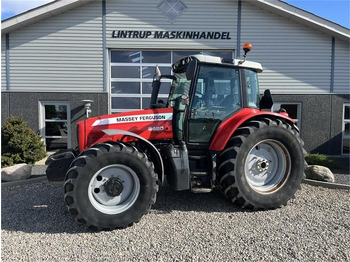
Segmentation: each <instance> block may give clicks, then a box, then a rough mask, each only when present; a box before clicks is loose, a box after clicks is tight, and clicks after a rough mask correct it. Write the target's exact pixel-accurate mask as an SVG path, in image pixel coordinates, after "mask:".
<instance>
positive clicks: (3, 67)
mask: <svg viewBox="0 0 350 262" xmlns="http://www.w3.org/2000/svg"><path fill="white" fill-rule="evenodd" d="M6 83H7V82H6V36H5V35H2V37H1V90H6Z"/></svg>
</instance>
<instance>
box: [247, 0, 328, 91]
mask: <svg viewBox="0 0 350 262" xmlns="http://www.w3.org/2000/svg"><path fill="white" fill-rule="evenodd" d="M241 42H242V43H244V42H252V45H253V50H252V51H251V53H249V54H248V59H249V60H255V61H259V62H261V63H262V64H263V67H264V72H263V73H262V74H261V75H260V86H261V90H264V89H267V88H269V89H270V90H271V92H272V93H273V94H324V93H327V92H329V91H330V78H331V77H330V76H331V50H332V38H331V37H330V36H326V35H324V34H322V33H320V32H317V31H315V30H313V29H310V28H307V27H305V26H303V25H301V24H297V23H295V22H293V21H289V20H288V19H286V18H283V17H279V16H277V15H276V14H272V13H270V12H268V11H265V10H262V9H259V8H257V7H255V6H253V5H250V4H247V3H245V2H243V4H242V34H241ZM291 50H294V51H291Z"/></svg>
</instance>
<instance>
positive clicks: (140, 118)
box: [78, 108, 173, 151]
mask: <svg viewBox="0 0 350 262" xmlns="http://www.w3.org/2000/svg"><path fill="white" fill-rule="evenodd" d="M172 118H173V109H172V108H157V109H146V110H138V111H132V112H124V113H120V114H112V115H104V116H98V117H94V118H89V119H87V120H84V121H80V122H79V123H78V137H79V138H78V140H79V149H80V151H82V150H83V149H85V148H87V147H89V146H91V145H92V144H96V143H100V142H104V141H108V140H114V141H116V140H117V139H119V138H121V137H122V135H119V137H118V136H117V135H113V136H110V135H107V134H106V133H105V132H104V130H107V129H118V130H124V131H128V132H132V133H134V134H137V135H139V136H142V137H143V138H145V139H147V140H164V139H172V138H173V130H172Z"/></svg>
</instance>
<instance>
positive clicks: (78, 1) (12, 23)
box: [1, 0, 95, 34]
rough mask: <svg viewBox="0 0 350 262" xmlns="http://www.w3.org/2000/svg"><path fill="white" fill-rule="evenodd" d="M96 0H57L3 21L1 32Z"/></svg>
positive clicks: (15, 28) (9, 30)
mask: <svg viewBox="0 0 350 262" xmlns="http://www.w3.org/2000/svg"><path fill="white" fill-rule="evenodd" d="M93 1H95V0H56V1H54V2H51V3H48V4H46V5H42V6H39V7H37V8H34V9H31V10H29V11H27V12H24V13H21V14H19V15H16V16H14V17H11V18H9V19H6V20H4V21H2V22H1V34H7V33H10V32H12V31H15V30H17V29H20V28H22V27H24V26H27V25H30V24H32V23H36V22H39V21H41V20H43V19H46V18H49V17H52V16H55V15H58V14H60V13H63V12H65V11H68V10H70V9H73V8H75V7H79V6H83V5H86V4H88V3H90V2H93Z"/></svg>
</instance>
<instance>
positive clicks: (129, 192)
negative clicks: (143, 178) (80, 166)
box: [88, 164, 140, 215]
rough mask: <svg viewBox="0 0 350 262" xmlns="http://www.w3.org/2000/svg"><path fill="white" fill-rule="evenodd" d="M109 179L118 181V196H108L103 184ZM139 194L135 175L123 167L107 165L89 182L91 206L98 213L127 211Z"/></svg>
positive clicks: (138, 185) (129, 169) (138, 184)
mask: <svg viewBox="0 0 350 262" xmlns="http://www.w3.org/2000/svg"><path fill="white" fill-rule="evenodd" d="M110 179H119V181H121V183H122V187H123V188H122V191H121V193H120V194H119V195H118V196H110V195H108V194H107V192H106V190H105V183H106V182H107V181H109V180H110ZM139 193H140V180H139V178H138V177H137V175H136V173H135V172H134V171H133V170H132V169H131V168H129V167H127V166H124V165H119V164H115V165H109V166H106V167H104V168H102V169H100V170H99V171H98V172H97V173H96V174H95V175H94V176H93V177H92V179H91V180H90V184H89V189H88V195H89V200H90V202H91V204H92V205H93V206H94V207H95V208H96V209H97V210H98V211H100V212H102V213H105V214H109V215H113V214H119V213H122V212H124V211H125V210H128V209H129V208H130V207H131V206H132V205H133V204H134V203H135V201H136V199H137V197H138V195H139Z"/></svg>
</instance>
